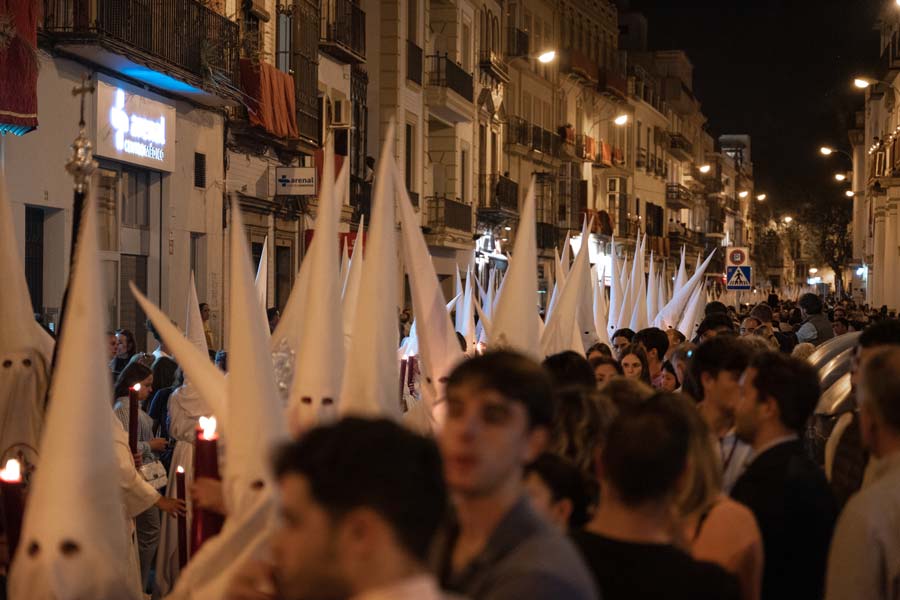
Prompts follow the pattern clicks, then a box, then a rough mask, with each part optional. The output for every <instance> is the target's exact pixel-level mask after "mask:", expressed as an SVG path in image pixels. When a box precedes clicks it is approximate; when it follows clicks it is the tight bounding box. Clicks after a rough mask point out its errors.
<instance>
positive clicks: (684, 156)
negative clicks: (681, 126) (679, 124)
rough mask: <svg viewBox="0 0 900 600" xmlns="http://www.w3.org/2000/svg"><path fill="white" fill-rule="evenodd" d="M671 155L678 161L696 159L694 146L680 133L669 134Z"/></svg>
mask: <svg viewBox="0 0 900 600" xmlns="http://www.w3.org/2000/svg"><path fill="white" fill-rule="evenodd" d="M669 154H671V155H672V156H674V157H675V158H677V159H678V160H691V159H692V158H693V157H694V145H693V144H692V143H691V142H690V141H688V139H687V138H686V137H684V136H683V135H682V134H680V133H671V132H670V133H669Z"/></svg>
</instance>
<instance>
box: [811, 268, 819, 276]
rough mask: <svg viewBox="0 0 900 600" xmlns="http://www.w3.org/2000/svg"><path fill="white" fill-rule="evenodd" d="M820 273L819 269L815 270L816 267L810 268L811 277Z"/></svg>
mask: <svg viewBox="0 0 900 600" xmlns="http://www.w3.org/2000/svg"><path fill="white" fill-rule="evenodd" d="M818 272H819V269H817V268H815V267H810V268H809V274H810V275H815V274H816V273H818Z"/></svg>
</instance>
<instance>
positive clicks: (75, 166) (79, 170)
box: [66, 75, 97, 194]
mask: <svg viewBox="0 0 900 600" xmlns="http://www.w3.org/2000/svg"><path fill="white" fill-rule="evenodd" d="M89 81H90V77H89V76H87V75H82V76H81V85H80V86H76V87H75V88H73V89H72V95H73V96H81V118H80V119H79V121H78V136H77V137H76V138H75V141H73V142H72V158H70V159H69V160H68V161H66V171H68V172H69V174H70V175H72V177H73V178H74V179H75V191H76V192H78V193H79V194H85V193H87V188H88V186H89V185H90V181H91V175H93V173H94V170H95V169H96V168H97V161H95V160H94V154H93V151H92V146H91V142H90V140H88V138H87V135H85V131H84V128H85V124H84V97H85V96H86V95H88V94H89V93H92V92H93V91H94V86H93V85H90V84H89V83H88V82H89Z"/></svg>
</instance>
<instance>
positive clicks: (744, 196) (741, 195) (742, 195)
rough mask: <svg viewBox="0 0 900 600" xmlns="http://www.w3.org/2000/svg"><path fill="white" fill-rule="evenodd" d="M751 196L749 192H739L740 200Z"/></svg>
mask: <svg viewBox="0 0 900 600" xmlns="http://www.w3.org/2000/svg"><path fill="white" fill-rule="evenodd" d="M749 195H750V192H748V191H747V190H743V191H741V192H738V198H746V197H747V196H749Z"/></svg>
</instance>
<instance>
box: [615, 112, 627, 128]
mask: <svg viewBox="0 0 900 600" xmlns="http://www.w3.org/2000/svg"><path fill="white" fill-rule="evenodd" d="M627 122H628V115H626V114H621V115H619V116H618V117H616V118H615V119H613V123H615V124H616V125H618V126H620V127H621V126H622V125H624V124H625V123H627Z"/></svg>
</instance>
